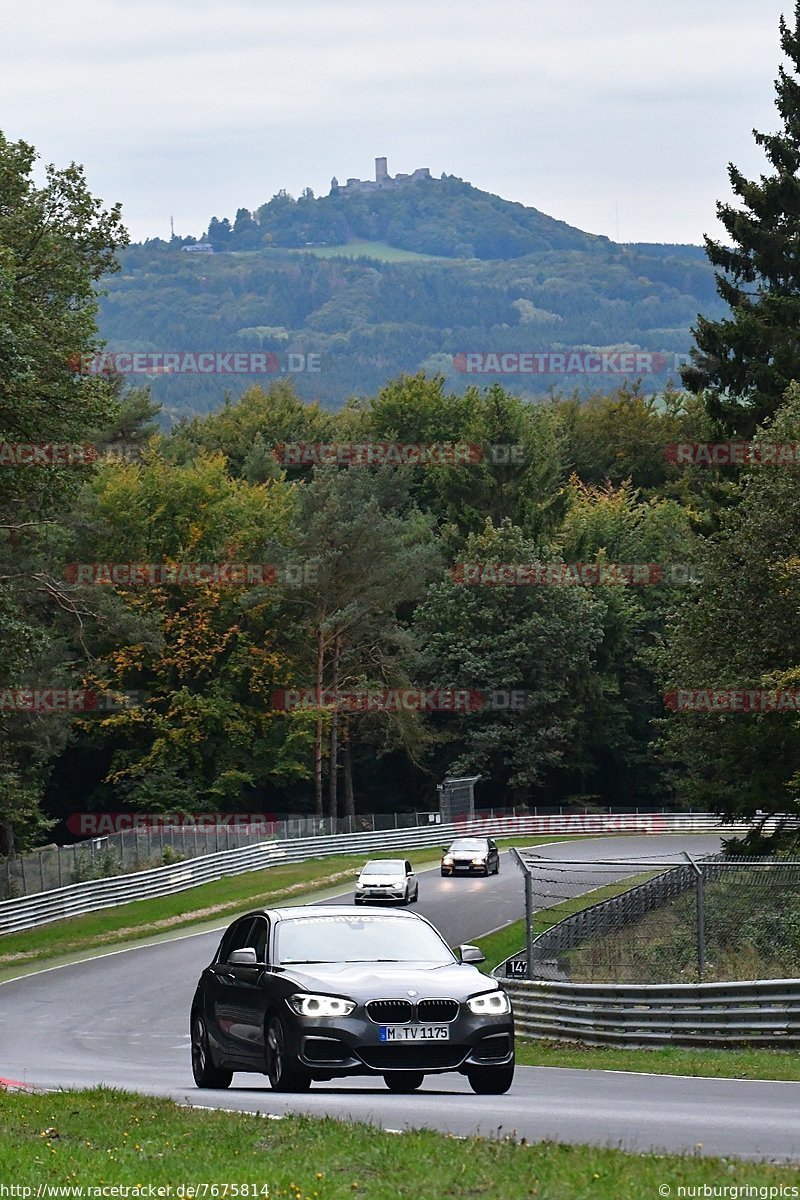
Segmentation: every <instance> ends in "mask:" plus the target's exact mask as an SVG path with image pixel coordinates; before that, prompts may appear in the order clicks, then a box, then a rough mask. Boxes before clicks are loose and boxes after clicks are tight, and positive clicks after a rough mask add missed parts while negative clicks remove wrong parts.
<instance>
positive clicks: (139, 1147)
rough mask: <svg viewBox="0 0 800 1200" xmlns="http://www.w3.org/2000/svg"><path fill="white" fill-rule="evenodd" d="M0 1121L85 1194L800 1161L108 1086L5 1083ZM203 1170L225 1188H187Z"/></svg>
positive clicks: (514, 1198)
mask: <svg viewBox="0 0 800 1200" xmlns="http://www.w3.org/2000/svg"><path fill="white" fill-rule="evenodd" d="M0 1125H2V1128H3V1167H4V1178H5V1180H6V1182H8V1183H14V1184H16V1185H17V1186H18V1187H30V1188H32V1189H33V1191H32V1193H31V1194H32V1195H33V1196H36V1195H37V1189H38V1188H39V1186H40V1185H43V1188H42V1191H41V1194H42V1195H46V1192H45V1190H44V1188H45V1187H46V1186H47V1185H50V1186H56V1187H57V1186H61V1187H64V1186H65V1185H66V1186H68V1185H70V1184H71V1185H75V1186H78V1187H80V1186H81V1185H82V1186H83V1188H84V1196H87V1195H91V1192H89V1191H88V1189H89V1188H98V1189H99V1188H102V1187H104V1186H105V1187H106V1188H107V1189H110V1188H111V1187H114V1186H117V1187H128V1188H129V1189H131V1190H130V1191H128V1192H127V1196H128V1197H136V1196H148V1195H149V1194H151V1193H149V1192H148V1188H153V1187H156V1188H157V1187H164V1186H165V1185H170V1187H171V1195H172V1197H175V1196H180V1195H183V1196H185V1197H186V1198H187V1200H193V1196H194V1197H199V1198H200V1200H202V1197H203V1195H205V1196H207V1197H212V1196H217V1197H220V1198H222V1197H223V1196H224V1192H223V1186H224V1185H225V1184H227V1185H228V1186H229V1190H228V1192H227V1195H228V1196H229V1197H234V1196H237V1195H238V1196H239V1197H242V1196H247V1197H258V1200H262V1198H263V1197H267V1196H268V1197H269V1200H284V1198H288V1200H344V1197H350V1198H351V1200H352V1198H354V1197H355V1198H356V1200H386V1197H387V1196H391V1197H392V1200H430V1198H432V1197H442V1196H446V1197H448V1200H467V1198H469V1200H480V1197H487V1198H491V1200H497V1198H498V1197H502V1198H503V1200H522V1198H523V1197H525V1198H527V1197H530V1196H546V1197H547V1198H548V1200H579V1198H581V1197H591V1198H592V1200H642V1198H643V1197H649V1196H657V1195H658V1194H659V1188H661V1194H662V1195H664V1194H665V1193H664V1187H665V1186H667V1187H669V1188H670V1189H671V1191H672V1195H673V1196H676V1195H677V1188H678V1186H680V1185H681V1184H683V1185H685V1184H690V1185H692V1186H693V1187H697V1186H700V1187H702V1186H703V1185H708V1186H709V1187H713V1186H714V1185H716V1186H717V1187H719V1185H720V1184H721V1183H724V1182H728V1181H730V1180H731V1179H732V1177H733V1172H734V1171H735V1181H736V1183H737V1184H738V1185H739V1186H740V1187H741V1186H742V1185H744V1184H749V1185H752V1186H754V1187H758V1186H760V1187H769V1186H770V1185H771V1186H773V1187H775V1188H776V1189H777V1188H779V1187H780V1185H784V1187H786V1188H787V1189H788V1188H789V1187H790V1186H791V1185H792V1184H793V1183H796V1181H797V1168H796V1167H778V1166H773V1165H770V1164H762V1163H749V1162H737V1163H736V1164H735V1165H734V1164H733V1163H731V1162H730V1161H728V1160H724V1159H714V1158H699V1157H696V1156H692V1157H690V1158H687V1157H680V1156H678V1155H649V1154H632V1153H626V1152H624V1151H621V1150H607V1149H599V1148H595V1147H592V1146H568V1145H561V1144H558V1143H554V1142H544V1143H541V1144H536V1145H526V1144H525V1143H524V1141H520V1142H517V1141H513V1140H509V1139H506V1138H502V1139H501V1138H499V1137H498V1138H497V1139H493V1140H485V1139H478V1138H470V1139H468V1140H466V1141H465V1140H462V1139H456V1138H452V1137H447V1136H446V1135H442V1134H438V1133H434V1132H431V1131H428V1130H415V1131H411V1132H408V1133H405V1134H404V1135H403V1136H400V1137H398V1136H397V1135H393V1134H391V1133H386V1132H384V1131H382V1130H379V1129H375V1128H373V1127H370V1126H366V1125H359V1124H349V1123H347V1124H345V1123H342V1122H339V1121H334V1120H333V1119H331V1118H325V1119H323V1120H319V1119H312V1118H310V1117H287V1118H286V1119H284V1120H265V1119H264V1118H263V1117H261V1116H254V1115H252V1114H240V1113H236V1114H234V1113H225V1112H220V1111H217V1110H198V1109H187V1108H180V1107H178V1106H177V1105H176V1104H173V1103H172V1102H171V1101H169V1100H161V1099H154V1098H153V1097H150V1096H134V1095H130V1094H128V1093H125V1092H118V1091H111V1090H105V1089H95V1090H93V1091H88V1092H54V1093H49V1094H33V1095H31V1094H25V1093H19V1092H18V1093H13V1094H12V1093H3V1092H2V1091H0ZM198 1184H200V1185H203V1184H204V1185H206V1187H207V1189H210V1188H211V1187H212V1186H213V1185H216V1188H217V1190H216V1191H215V1192H212V1191H211V1190H206V1192H205V1193H203V1192H202V1190H201V1191H195V1192H194V1193H192V1192H191V1190H190V1189H191V1188H192V1187H196V1186H197V1185H198ZM245 1184H247V1185H249V1190H245V1189H244V1186H243V1185H245ZM181 1185H183V1192H182V1193H181V1191H180V1190H179V1189H180V1188H181ZM233 1185H237V1186H238V1191H234V1190H233ZM15 1194H20V1193H15ZM98 1194H99V1193H98ZM106 1194H107V1195H108V1194H111V1193H110V1191H108V1190H107V1192H106ZM117 1194H120V1193H117ZM156 1194H157V1193H156ZM167 1194H168V1193H167V1192H166V1191H165V1192H164V1193H163V1195H165V1196H166V1195H167ZM667 1194H668V1193H667ZM692 1194H695V1193H692ZM709 1194H711V1193H709ZM761 1194H767V1193H766V1192H764V1193H761ZM771 1194H772V1195H778V1194H779V1192H778V1191H777V1190H776V1191H775V1192H772V1193H771ZM780 1194H783V1193H780ZM786 1194H790V1193H789V1192H788V1190H787V1192H786Z"/></svg>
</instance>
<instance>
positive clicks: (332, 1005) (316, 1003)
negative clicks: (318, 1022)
mask: <svg viewBox="0 0 800 1200" xmlns="http://www.w3.org/2000/svg"><path fill="white" fill-rule="evenodd" d="M286 1003H287V1004H288V1005H289V1008H291V1010H292V1012H296V1013H297V1015H298V1017H347V1016H349V1015H350V1013H351V1012H352V1011H353V1009H354V1008H355V1006H356V1002H355V1000H345V999H344V997H342V996H317V995H316V994H315V993H314V992H295V994H294V995H293V996H289V998H288V999H287V1001H286Z"/></svg>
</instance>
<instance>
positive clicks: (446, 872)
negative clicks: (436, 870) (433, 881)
mask: <svg viewBox="0 0 800 1200" xmlns="http://www.w3.org/2000/svg"><path fill="white" fill-rule="evenodd" d="M442 874H443V875H449V874H450V872H449V871H442Z"/></svg>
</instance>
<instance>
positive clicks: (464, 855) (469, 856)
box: [449, 850, 487, 862]
mask: <svg viewBox="0 0 800 1200" xmlns="http://www.w3.org/2000/svg"><path fill="white" fill-rule="evenodd" d="M449 857H450V858H455V859H457V860H458V862H472V860H473V858H486V857H487V851H486V850H451V851H449Z"/></svg>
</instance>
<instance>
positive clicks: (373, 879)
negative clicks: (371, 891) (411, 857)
mask: <svg viewBox="0 0 800 1200" xmlns="http://www.w3.org/2000/svg"><path fill="white" fill-rule="evenodd" d="M405 881H406V877H405V875H359V877H358V882H359V885H360V886H361V887H380V886H382V885H383V884H387V883H388V884H392V883H405Z"/></svg>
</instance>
